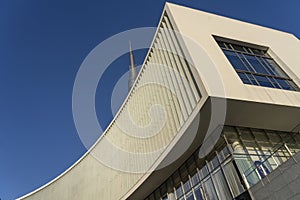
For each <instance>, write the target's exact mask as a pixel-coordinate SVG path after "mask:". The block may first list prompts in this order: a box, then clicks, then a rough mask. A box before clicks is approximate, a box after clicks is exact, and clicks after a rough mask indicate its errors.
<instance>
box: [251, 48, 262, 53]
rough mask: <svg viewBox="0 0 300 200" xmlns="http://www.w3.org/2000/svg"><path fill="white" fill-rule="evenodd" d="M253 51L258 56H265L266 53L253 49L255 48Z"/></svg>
mask: <svg viewBox="0 0 300 200" xmlns="http://www.w3.org/2000/svg"><path fill="white" fill-rule="evenodd" d="M251 50H252V52H253V53H254V54H256V55H264V54H265V52H264V51H262V50H259V49H253V48H251Z"/></svg>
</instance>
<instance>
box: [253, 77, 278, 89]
mask: <svg viewBox="0 0 300 200" xmlns="http://www.w3.org/2000/svg"><path fill="white" fill-rule="evenodd" d="M254 78H255V79H256V80H257V81H258V83H259V85H260V86H264V87H270V88H272V87H274V86H273V85H272V83H271V82H270V81H269V79H267V77H265V76H258V75H254Z"/></svg>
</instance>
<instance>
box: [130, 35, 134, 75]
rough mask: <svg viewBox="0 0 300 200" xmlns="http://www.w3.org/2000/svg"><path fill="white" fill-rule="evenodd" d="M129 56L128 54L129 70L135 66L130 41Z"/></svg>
mask: <svg viewBox="0 0 300 200" xmlns="http://www.w3.org/2000/svg"><path fill="white" fill-rule="evenodd" d="M129 54H130V69H134V68H135V64H134V57H133V53H132V48H131V41H130V40H129Z"/></svg>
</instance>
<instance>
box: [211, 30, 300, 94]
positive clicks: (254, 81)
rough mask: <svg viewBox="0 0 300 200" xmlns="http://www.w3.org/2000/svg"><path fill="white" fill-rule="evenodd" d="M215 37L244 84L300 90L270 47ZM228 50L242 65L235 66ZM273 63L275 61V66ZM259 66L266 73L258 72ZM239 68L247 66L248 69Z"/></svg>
mask: <svg viewBox="0 0 300 200" xmlns="http://www.w3.org/2000/svg"><path fill="white" fill-rule="evenodd" d="M213 38H214V39H215V41H216V43H217V44H218V46H219V48H220V49H221V50H222V52H223V54H224V56H225V57H226V59H227V60H228V62H229V63H230V64H231V66H232V67H233V69H234V70H235V71H236V73H237V76H238V77H239V78H240V80H241V82H242V83H243V84H247V85H253V86H261V87H266V88H274V89H282V90H289V91H299V87H298V85H297V84H296V83H295V82H294V81H293V79H291V78H290V77H289V75H288V74H287V73H286V72H285V71H284V69H283V68H282V67H281V66H280V65H279V64H278V63H277V62H276V60H275V59H274V58H273V57H271V56H270V54H269V49H270V48H269V47H265V46H259V45H256V44H251V43H247V42H242V41H237V40H232V39H228V38H223V37H219V36H215V35H213ZM228 52H230V53H231V54H233V55H231V56H234V57H235V58H236V59H237V62H240V63H242V64H241V65H242V66H240V67H238V66H235V64H234V63H233V62H234V61H233V60H230V58H229V57H228V56H229V54H228ZM250 56H251V57H250ZM250 58H251V59H255V62H256V63H258V65H256V66H254V64H253V62H251V61H249V59H250ZM271 63H273V65H274V66H273V65H272V64H271ZM258 67H260V68H261V69H260V70H261V71H265V72H266V73H262V72H258ZM238 68H245V69H246V70H244V69H238ZM276 70H278V71H276ZM280 74H281V75H280ZM242 77H243V78H242Z"/></svg>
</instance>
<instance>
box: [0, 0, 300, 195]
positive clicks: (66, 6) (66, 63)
mask: <svg viewBox="0 0 300 200" xmlns="http://www.w3.org/2000/svg"><path fill="white" fill-rule="evenodd" d="M164 2H165V1H163V0H128V1H124V0H119V1H116V0H110V1H99V0H90V1H86V0H85V1H84V0H81V1H78V0H72V1H71V0H35V1H34V0H2V1H1V2H0V92H1V93H0V95H1V96H0V198H2V200H6V199H14V198H16V197H19V196H21V195H23V194H25V193H28V192H30V191H32V190H34V189H36V188H38V187H39V186H41V185H43V184H45V183H46V182H48V181H50V180H51V179H53V178H54V177H56V176H57V175H59V174H60V173H62V172H63V171H64V170H65V169H67V168H68V167H69V166H71V165H72V164H73V163H74V162H75V161H76V160H77V159H78V158H80V157H81V156H82V155H83V154H84V153H85V151H86V149H85V148H84V146H83V145H82V144H81V141H80V139H79V137H78V135H77V133H76V129H75V126H74V122H73V116H72V88H73V83H74V79H75V76H76V72H77V70H78V69H79V67H80V65H81V63H82V61H83V60H84V58H85V57H86V56H87V54H88V53H89V52H90V51H91V50H92V49H93V48H94V47H95V46H97V45H98V44H99V43H100V42H101V41H103V40H105V39H106V38H108V37H110V36H112V35H114V34H117V33H119V32H121V31H125V30H127V29H131V28H137V27H145V26H156V25H157V23H158V20H159V18H160V15H161V12H162V9H163V6H164ZM172 2H175V3H178V4H182V5H186V6H189V7H194V8H198V9H201V10H204V11H208V12H212V13H216V14H220V15H223V16H228V17H232V18H235V19H240V20H243V21H247V22H251V23H255V24H259V25H263V26H267V27H271V28H275V29H279V30H283V31H287V32H290V33H293V34H294V35H295V36H297V37H298V38H299V37H300V27H299V25H300V24H299V19H300V12H299V8H300V1H299V0H288V1H282V0H280V1H277V0H265V1H261V0H252V1H241V0H181V1H180V0H176V1H172ZM199 26H200V25H199ZM236 31H238V30H236ZM284 48H288V47H284ZM144 55H145V52H144V51H141V52H137V53H136V56H135V57H136V63H137V64H141V63H142V61H143V56H144ZM128 64H129V61H128V58H127V56H122V57H121V58H120V59H118V60H117V61H116V62H115V63H114V64H112V66H111V68H110V70H109V71H108V72H107V73H106V75H105V76H104V78H103V80H101V81H102V82H105V85H104V86H103V88H101V89H99V90H98V91H97V98H96V101H97V103H96V106H97V112H98V113H100V114H99V116H101V118H99V121H100V123H101V125H102V126H103V127H105V126H107V124H108V123H109V122H110V120H111V119H112V114H111V111H110V109H109V108H110V96H111V90H112V88H113V85H114V84H115V82H116V80H117V79H118V77H120V76H121V75H122V74H124V73H125V72H126V71H127V69H128Z"/></svg>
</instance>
